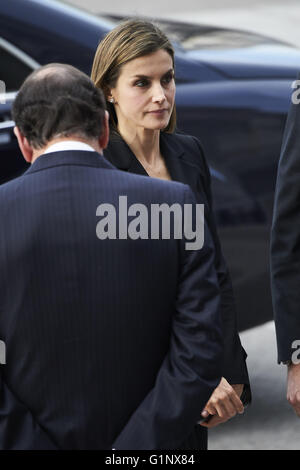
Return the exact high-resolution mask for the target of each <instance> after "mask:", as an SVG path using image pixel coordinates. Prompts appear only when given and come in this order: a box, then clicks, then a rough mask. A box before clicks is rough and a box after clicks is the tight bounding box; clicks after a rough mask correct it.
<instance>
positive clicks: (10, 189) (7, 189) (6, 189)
mask: <svg viewBox="0 0 300 470" xmlns="http://www.w3.org/2000/svg"><path fill="white" fill-rule="evenodd" d="M21 181H23V175H21V176H19V177H18V178H14V179H13V180H11V181H8V182H7V183H4V184H2V185H0V197H1V198H5V197H8V196H9V194H13V193H14V192H15V190H16V189H17V188H18V187H19V185H20V183H21Z"/></svg>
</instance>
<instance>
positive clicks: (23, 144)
mask: <svg viewBox="0 0 300 470" xmlns="http://www.w3.org/2000/svg"><path fill="white" fill-rule="evenodd" d="M14 134H15V136H16V138H17V139H18V144H19V147H20V150H21V152H22V155H23V157H24V158H25V160H26V162H28V163H31V161H32V157H33V148H32V147H31V145H30V144H29V142H28V140H27V139H26V137H25V136H24V135H23V134H22V132H21V131H20V129H19V128H18V127H17V126H15V127H14Z"/></svg>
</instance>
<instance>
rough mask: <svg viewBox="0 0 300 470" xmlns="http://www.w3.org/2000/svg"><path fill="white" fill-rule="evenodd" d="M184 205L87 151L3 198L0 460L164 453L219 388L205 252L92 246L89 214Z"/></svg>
mask: <svg viewBox="0 0 300 470" xmlns="http://www.w3.org/2000/svg"><path fill="white" fill-rule="evenodd" d="M119 195H127V198H128V205H131V204H133V203H135V202H139V203H143V204H145V205H146V207H148V208H150V203H155V202H156V203H162V202H165V203H168V204H172V203H174V202H178V203H179V204H181V205H182V204H184V203H188V202H193V195H192V193H191V191H190V190H189V188H188V187H186V186H184V185H181V184H179V183H176V184H175V183H168V182H162V181H158V180H154V179H151V178H143V177H141V176H136V175H127V174H126V173H124V172H121V171H118V170H117V169H115V168H114V167H112V166H111V164H110V163H108V162H107V161H106V160H105V159H104V158H103V157H102V156H100V155H99V154H97V153H93V152H85V151H65V152H58V153H52V154H51V153H50V154H47V155H43V156H41V157H39V158H38V159H37V160H36V161H35V162H34V164H33V165H32V166H31V168H30V169H29V170H28V171H27V172H26V173H25V174H24V175H23V176H22V177H20V178H18V179H16V180H14V181H12V182H10V183H7V184H6V185H3V186H1V187H0V220H1V228H0V233H1V235H0V339H1V340H4V341H5V343H6V346H7V364H6V365H4V366H1V369H0V372H1V375H0V381H1V400H0V448H1V449H110V448H111V447H115V448H117V449H174V448H177V447H180V445H181V443H182V442H183V441H184V439H185V438H186V437H187V436H188V435H189V433H190V432H191V430H192V429H193V426H194V424H195V422H196V421H197V420H198V419H199V418H200V414H201V411H202V408H203V406H204V405H205V403H206V401H207V400H208V398H209V396H210V394H211V393H212V391H213V389H214V388H215V387H216V386H217V384H218V381H219V379H220V376H221V355H222V347H221V332H220V317H219V295H218V294H219V290H218V287H217V281H216V274H215V270H214V266H213V247H212V243H211V240H210V236H209V233H208V232H206V233H205V244H204V248H203V249H202V250H199V251H186V250H185V249H184V242H185V240H151V239H149V240H144V239H143V240H141V239H140V240H130V239H128V240H111V239H110V240H108V239H107V240H99V239H98V238H97V237H96V224H97V222H98V219H99V218H98V217H96V209H97V207H98V205H99V204H101V203H111V204H113V205H114V206H115V207H116V211H117V212H116V215H117V217H118V209H117V207H118V197H119Z"/></svg>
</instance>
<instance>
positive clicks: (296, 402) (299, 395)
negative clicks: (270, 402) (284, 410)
mask: <svg viewBox="0 0 300 470" xmlns="http://www.w3.org/2000/svg"><path fill="white" fill-rule="evenodd" d="M287 400H288V402H289V403H290V405H292V407H293V408H294V411H295V413H296V415H297V416H299V418H300V364H291V365H289V366H288V376H287Z"/></svg>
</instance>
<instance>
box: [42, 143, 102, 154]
mask: <svg viewBox="0 0 300 470" xmlns="http://www.w3.org/2000/svg"><path fill="white" fill-rule="evenodd" d="M65 150H85V151H87V152H95V151H96V150H95V149H93V147H91V146H90V145H88V144H85V143H84V142H80V141H78V140H64V141H62V142H57V143H56V144H53V145H50V147H48V148H47V150H46V151H45V152H44V153H43V155H45V154H46V153H52V152H64V151H65Z"/></svg>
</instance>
